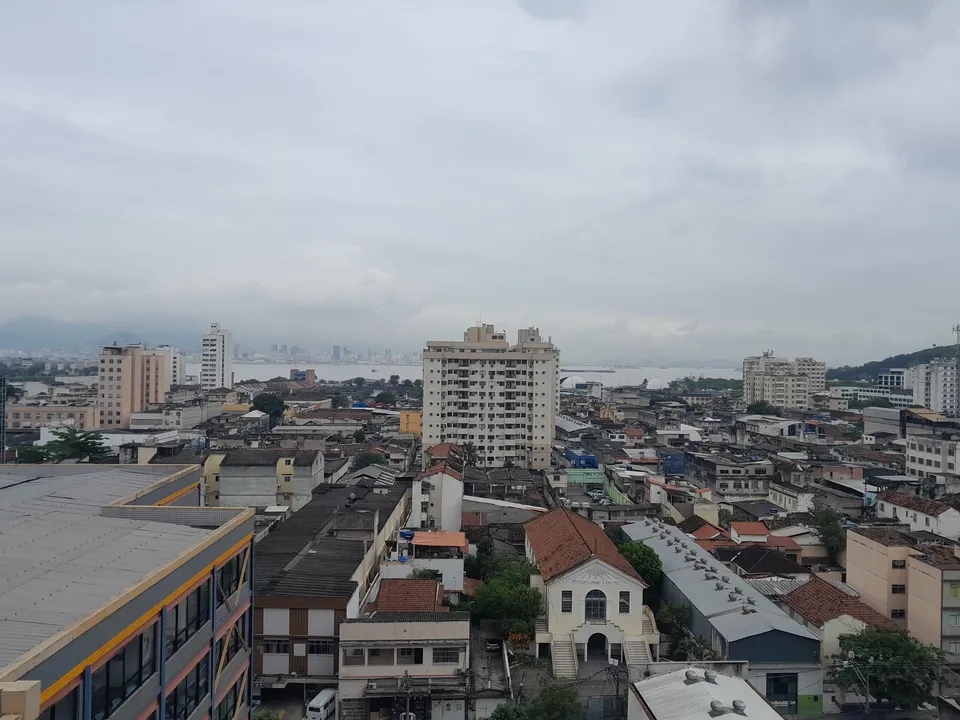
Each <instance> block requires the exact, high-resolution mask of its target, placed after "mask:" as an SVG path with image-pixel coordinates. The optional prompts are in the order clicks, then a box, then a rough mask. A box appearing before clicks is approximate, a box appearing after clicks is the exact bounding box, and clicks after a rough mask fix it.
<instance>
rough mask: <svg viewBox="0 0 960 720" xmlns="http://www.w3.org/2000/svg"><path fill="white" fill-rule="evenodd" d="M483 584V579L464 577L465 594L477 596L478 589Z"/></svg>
mask: <svg viewBox="0 0 960 720" xmlns="http://www.w3.org/2000/svg"><path fill="white" fill-rule="evenodd" d="M481 585H483V580H475V579H474V578H468V577H465V578H464V579H463V594H464V595H469V596H470V597H476V596H477V589H478V588H479V587H480V586H481Z"/></svg>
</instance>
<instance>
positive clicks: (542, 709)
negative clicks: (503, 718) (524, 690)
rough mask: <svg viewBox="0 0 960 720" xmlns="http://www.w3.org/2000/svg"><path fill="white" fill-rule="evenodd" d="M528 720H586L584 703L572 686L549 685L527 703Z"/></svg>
mask: <svg viewBox="0 0 960 720" xmlns="http://www.w3.org/2000/svg"><path fill="white" fill-rule="evenodd" d="M525 710H526V720H584V719H585V718H586V717H587V714H586V712H585V711H584V709H583V703H582V702H581V701H580V696H579V695H578V694H577V689H576V688H575V687H573V686H572V685H557V684H549V685H544V687H543V688H542V689H541V690H540V692H538V693H537V694H536V695H534V696H533V698H531V700H530V702H528V703H527V706H526V708H525Z"/></svg>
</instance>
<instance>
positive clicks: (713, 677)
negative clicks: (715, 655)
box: [703, 670, 717, 683]
mask: <svg viewBox="0 0 960 720" xmlns="http://www.w3.org/2000/svg"><path fill="white" fill-rule="evenodd" d="M703 679H704V680H706V681H707V682H712V683H716V682H717V673H716V672H714V671H713V670H707V671H706V672H704V673H703Z"/></svg>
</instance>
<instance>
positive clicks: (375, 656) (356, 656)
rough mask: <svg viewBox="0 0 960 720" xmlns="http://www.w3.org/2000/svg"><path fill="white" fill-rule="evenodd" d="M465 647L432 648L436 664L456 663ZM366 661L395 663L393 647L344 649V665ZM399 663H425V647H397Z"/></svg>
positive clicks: (369, 663) (377, 663) (361, 663)
mask: <svg viewBox="0 0 960 720" xmlns="http://www.w3.org/2000/svg"><path fill="white" fill-rule="evenodd" d="M462 651H463V648H459V647H435V648H432V656H433V663H434V665H456V664H457V663H459V662H460V653H461V652H462ZM365 661H366V664H368V665H393V664H394V649H393V648H369V649H368V650H366V651H364V649H363V648H350V649H346V650H344V651H343V664H344V665H363V664H364V663H365ZM396 664H397V665H423V648H397V649H396Z"/></svg>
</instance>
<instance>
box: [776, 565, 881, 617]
mask: <svg viewBox="0 0 960 720" xmlns="http://www.w3.org/2000/svg"><path fill="white" fill-rule="evenodd" d="M781 601H782V602H783V603H784V604H785V605H787V606H789V607H790V608H792V609H793V610H794V611H795V612H796V613H797V614H798V615H800V616H801V617H803V618H804V619H805V620H808V621H810V622H812V623H813V624H814V625H816V626H817V627H822V626H823V625H824V624H825V623H826V622H828V621H830V620H833V619H835V618H838V617H840V616H841V615H849V616H851V617H854V618H857V619H858V620H862V621H863V622H865V623H867V625H872V626H880V627H892V628H895V627H897V624H896V623H894V622H893V621H892V620H890V619H889V618H888V617H886V616H885V615H881V614H880V613H878V612H877V611H876V610H874V609H873V608H872V607H870V606H869V605H867V604H866V603H864V602H862V601H861V600H858V599H857V598H855V597H853V596H851V595H847V593H845V592H843V590H840V589H839V588H836V587H834V586H833V585H831V584H830V583H828V582H827V581H826V580H823V579H822V578H819V577H816V576H814V577H812V578H810V581H809V582H808V583H805V584H804V585H801V586H800V587H798V588H797V589H796V590H794V591H792V592H789V593H787V594H786V595H784V596H783V597H782V598H781Z"/></svg>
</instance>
